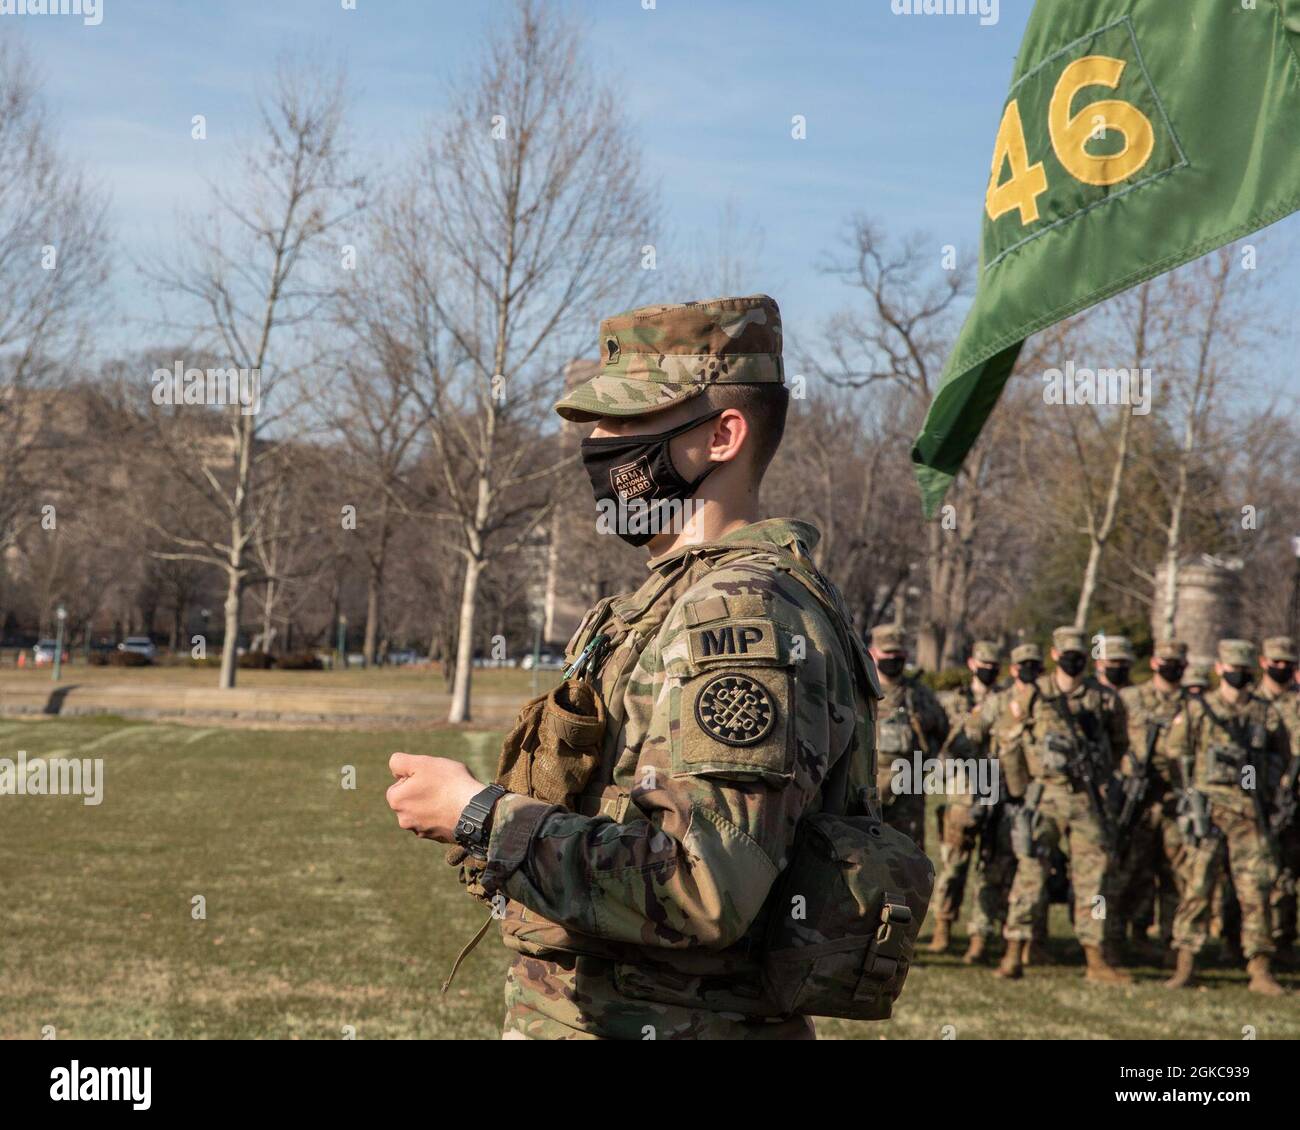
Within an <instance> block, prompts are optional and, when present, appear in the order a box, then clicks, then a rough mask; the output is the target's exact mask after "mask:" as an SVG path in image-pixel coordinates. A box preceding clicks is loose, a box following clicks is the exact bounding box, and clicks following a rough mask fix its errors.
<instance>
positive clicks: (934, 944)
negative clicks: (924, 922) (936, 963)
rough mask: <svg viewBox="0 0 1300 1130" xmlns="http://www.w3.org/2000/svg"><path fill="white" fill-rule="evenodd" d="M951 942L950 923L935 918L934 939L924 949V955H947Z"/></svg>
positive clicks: (943, 919)
mask: <svg viewBox="0 0 1300 1130" xmlns="http://www.w3.org/2000/svg"><path fill="white" fill-rule="evenodd" d="M951 941H952V923H951V922H949V921H948V920H947V919H946V918H937V919H935V923H934V937H933V938H931V939H930V944H929V945H928V946H926V947H925V951H926V953H947V952H948V945H949V943H951Z"/></svg>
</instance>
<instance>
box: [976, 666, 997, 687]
mask: <svg viewBox="0 0 1300 1130" xmlns="http://www.w3.org/2000/svg"><path fill="white" fill-rule="evenodd" d="M975 678H977V679H978V680H979V681H980V682H981V683H983V684H984V685H985V686H986V687H991V686H992V685H993V684H994V683H995V682H996V681H997V678H998V669H997V668H996V667H976V668H975Z"/></svg>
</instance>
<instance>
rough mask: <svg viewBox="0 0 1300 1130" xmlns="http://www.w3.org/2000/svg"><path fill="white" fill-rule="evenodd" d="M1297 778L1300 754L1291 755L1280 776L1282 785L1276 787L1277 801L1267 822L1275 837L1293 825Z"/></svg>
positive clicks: (1299, 771)
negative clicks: (1284, 770)
mask: <svg viewBox="0 0 1300 1130" xmlns="http://www.w3.org/2000/svg"><path fill="white" fill-rule="evenodd" d="M1298 777H1300V753H1297V754H1293V755H1292V757H1291V760H1290V762H1288V764H1287V767H1286V772H1285V773H1283V774H1282V783H1281V784H1280V785H1279V786H1278V793H1277V801H1276V802H1275V803H1274V805H1273V814H1272V815H1271V816H1270V817H1269V821H1268V822H1269V827H1270V828H1272V830H1273V835H1275V836H1281V835H1283V834H1284V833H1285V832H1286V831H1287V830H1288V829H1289V828H1290V827H1291V825H1292V824H1294V823H1295V817H1296V808H1297V797H1296V780H1297V778H1298Z"/></svg>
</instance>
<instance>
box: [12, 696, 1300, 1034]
mask: <svg viewBox="0 0 1300 1130" xmlns="http://www.w3.org/2000/svg"><path fill="white" fill-rule="evenodd" d="M498 740H499V735H497V734H493V733H489V732H474V731H456V730H438V731H428V730H426V731H421V732H410V733H403V732H399V731H391V732H360V733H354V732H342V731H320V730H314V731H281V730H277V731H270V732H268V731H258V730H249V729H217V728H207V729H204V728H196V727H183V726H166V725H145V724H136V723H130V722H123V721H121V720H120V719H111V718H104V719H92V720H81V719H78V720H68V721H64V720H53V721H48V722H25V721H16V720H6V721H0V756H4V757H13V756H15V755H16V752H17V750H19V749H25V750H27V751H28V752H29V754H36V753H50V752H52V751H56V750H60V751H68V752H67V755H68V756H71V755H73V754H76V755H78V756H83V757H102V758H103V760H104V765H105V774H106V778H105V792H104V803H103V804H102V805H101V806H99V807H86V806H84V805H83V804H82V803H81V800H80V798H77V797H12V796H5V797H0V836H2V837H3V838H2V840H0V845H2V846H3V849H4V855H3V863H2V864H0V866H3V869H4V877H3V881H2V882H0V922H3V930H0V940H2V942H3V945H2V946H0V1037H18V1038H36V1037H39V1036H40V1034H41V1030H42V1028H43V1027H44V1026H46V1025H52V1026H53V1027H54V1028H55V1030H56V1033H57V1035H58V1037H59V1038H63V1039H69V1038H78V1037H80V1038H101V1037H119V1038H130V1037H146V1038H158V1037H163V1038H180V1037H183V1038H193V1037H226V1038H232V1037H265V1038H276V1039H283V1038H325V1039H332V1038H339V1037H341V1036H342V1035H343V1034H344V1030H345V1027H347V1026H351V1027H353V1028H355V1032H356V1035H357V1037H358V1038H363V1039H378V1038H387V1037H436V1038H444V1039H446V1038H465V1037H488V1038H494V1037H496V1036H497V1035H498V1034H499V1032H500V1023H501V1012H502V1004H501V999H502V975H503V969H504V966H505V962H506V956H505V951H504V950H503V949H502V947H501V946H500V944H499V943H498V942H496V941H495V940H494V939H492V937H491V936H490V935H489V938H488V939H487V940H485V942H484V943H483V944H482V945H481V946H480V947H479V949H478V950H477V951H476V952H475V953H474V954H473V955H472V956H471V957H470V958H469V960H468V961H467V962H466V963H465V965H464V966H462V968H461V971H460V973H459V975H458V977H457V981H456V984H455V985H454V986H453V988H452V989H451V991H450V992H449V994H448V995H447V996H446V997H443V996H440V995H439V992H438V987H439V985H440V984H441V982H442V980H443V978H444V976H445V975H446V972H447V970H448V968H449V967H450V965H451V962H452V960H453V958H454V956H455V954H456V952H457V950H458V949H459V948H460V946H461V945H462V944H463V943H464V942H465V941H466V940H467V939H468V938H469V937H470V935H471V934H473V932H474V931H475V929H476V928H477V927H478V926H479V924H480V923H481V921H482V918H483V915H482V914H481V913H480V909H479V905H478V904H477V903H475V902H474V901H473V900H471V899H469V898H468V897H467V896H465V895H464V894H463V893H462V892H461V891H460V889H459V887H458V885H457V883H456V881H455V878H454V875H453V874H452V872H451V870H450V869H449V868H447V867H445V866H444V865H443V863H442V851H443V849H442V848H441V847H440V846H438V845H434V844H432V843H429V842H426V841H422V840H418V839H416V838H415V837H413V836H411V835H409V834H408V833H404V832H400V831H398V829H397V827H396V824H395V823H394V821H393V820H392V817H391V813H389V811H388V808H387V806H386V805H385V804H384V797H383V794H384V790H385V788H386V787H387V785H388V782H389V777H388V771H387V767H386V762H387V758H388V754H389V753H390V752H391V751H392V750H394V749H405V750H407V751H408V752H411V753H439V754H444V755H449V756H456V757H462V758H464V759H465V760H466V761H467V762H468V763H469V764H470V765H471V767H472V768H474V769H475V771H476V772H478V773H479V775H480V776H484V775H486V774H487V772H488V771H489V767H490V765H491V764H492V762H493V761H494V758H495V749H496V745H497V742H498ZM349 765H350V766H354V767H355V769H356V783H357V787H356V789H355V790H347V789H344V788H342V787H340V781H341V775H342V770H343V768H344V766H349ZM195 896H202V897H203V898H204V900H205V901H206V913H207V917H206V919H205V920H195V919H194V918H193V917H192V913H191V908H192V900H193V899H194V898H195ZM1052 926H1053V935H1054V941H1053V949H1054V950H1055V951H1056V953H1057V954H1058V956H1059V957H1060V959H1061V961H1062V962H1063V963H1066V964H1061V965H1059V966H1056V967H1052V968H1047V969H1041V970H1040V969H1035V970H1031V971H1030V973H1029V975H1028V976H1027V978H1026V980H1024V981H1023V982H1021V983H1019V984H1014V985H1005V984H1003V983H1001V982H999V981H997V980H996V979H995V978H993V977H992V975H991V974H990V973H989V972H988V971H987V970H972V969H968V968H966V967H965V966H962V965H961V964H960V961H959V960H958V958H957V957H955V956H953V957H945V958H940V959H933V958H930V959H927V960H926V961H925V963H924V964H923V965H920V966H918V967H917V968H915V969H914V970H913V973H912V976H911V979H910V980H909V982H908V986H907V989H906V991H905V993H904V996H903V998H902V1001H901V1002H900V1004H899V1005H898V1007H897V1009H896V1015H895V1019H894V1020H893V1021H892V1022H889V1023H885V1024H859V1023H850V1022H843V1021H821V1022H819V1029H820V1031H821V1033H822V1035H823V1036H827V1037H841V1038H856V1039H876V1038H882V1037H917V1038H926V1039H941V1038H943V1037H944V1036H945V1035H949V1036H956V1037H957V1038H959V1039H966V1038H988V1037H1003V1038H1051V1037H1067V1038H1093V1039H1096V1038H1106V1037H1136V1038H1165V1039H1175V1038H1176V1039H1182V1038H1203V1037H1218V1038H1227V1039H1240V1038H1241V1035H1242V1029H1243V1027H1244V1026H1246V1025H1250V1026H1253V1027H1254V1028H1255V1029H1256V1030H1257V1032H1258V1035H1259V1037H1260V1038H1290V1039H1295V1038H1297V1037H1300V996H1298V997H1297V998H1294V999H1287V1000H1283V1001H1280V1002H1278V1001H1271V1000H1264V999H1261V998H1258V997H1255V996H1252V995H1251V994H1248V993H1247V992H1246V991H1245V989H1244V975H1243V974H1242V973H1240V971H1237V970H1229V969H1211V970H1210V972H1209V974H1208V976H1207V981H1208V987H1207V988H1205V989H1203V990H1200V991H1197V992H1191V993H1183V994H1178V995H1174V994H1170V993H1168V992H1166V991H1165V990H1163V989H1161V988H1160V987H1159V985H1158V977H1159V974H1158V973H1157V971H1155V970H1143V971H1139V972H1140V974H1141V976H1142V982H1141V983H1140V984H1139V985H1138V986H1136V987H1134V988H1132V989H1120V990H1105V989H1100V988H1090V987H1087V986H1085V985H1084V983H1083V980H1082V971H1081V966H1080V964H1079V963H1078V960H1077V958H1076V952H1077V951H1076V950H1075V948H1074V946H1073V943H1072V942H1070V941H1069V940H1068V939H1069V932H1068V931H1069V927H1068V923H1067V922H1066V921H1065V920H1064V917H1063V915H1062V913H1061V911H1060V908H1054V917H1053V923H1052ZM1288 980H1289V982H1290V984H1291V986H1292V987H1297V986H1298V981H1297V978H1295V977H1290V978H1288Z"/></svg>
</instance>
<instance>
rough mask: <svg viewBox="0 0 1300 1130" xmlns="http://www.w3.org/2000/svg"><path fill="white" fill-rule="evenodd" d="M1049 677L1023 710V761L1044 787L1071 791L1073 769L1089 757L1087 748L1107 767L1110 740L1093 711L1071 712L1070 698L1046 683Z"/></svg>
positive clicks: (1046, 677) (1075, 784) (1035, 688)
mask: <svg viewBox="0 0 1300 1130" xmlns="http://www.w3.org/2000/svg"><path fill="white" fill-rule="evenodd" d="M1051 678H1052V677H1051V676H1050V675H1044V676H1042V678H1041V679H1040V680H1039V681H1038V683H1037V684H1036V685H1035V687H1034V690H1033V692H1032V694H1031V695H1030V696H1029V699H1028V702H1027V704H1026V707H1025V719H1024V731H1025V733H1024V737H1025V741H1024V743H1023V749H1024V753H1025V760H1026V762H1027V763H1028V766H1029V772H1030V775H1031V776H1032V777H1034V778H1035V779H1037V780H1040V781H1042V782H1043V783H1044V784H1045V785H1048V786H1053V787H1058V788H1062V789H1074V788H1076V787H1077V780H1076V778H1075V777H1074V775H1073V774H1072V772H1071V768H1072V766H1074V765H1075V764H1077V763H1078V762H1079V761H1080V760H1081V759H1083V758H1085V757H1088V756H1090V748H1091V749H1092V750H1099V751H1100V753H1101V756H1100V757H1099V758H1098V760H1099V761H1100V762H1102V763H1103V764H1105V765H1109V764H1110V740H1109V736H1108V735H1107V733H1106V728H1105V727H1104V726H1103V725H1102V722H1101V718H1100V717H1099V716H1098V715H1097V714H1096V712H1095V711H1092V710H1089V709H1084V708H1082V707H1081V708H1080V709H1077V710H1076V709H1072V708H1071V699H1070V697H1069V696H1067V695H1063V694H1061V692H1060V689H1059V688H1058V687H1056V686H1055V685H1054V683H1052V682H1047V680H1051ZM1087 693H1088V692H1087V691H1085V692H1084V695H1085V696H1086V694H1087Z"/></svg>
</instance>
